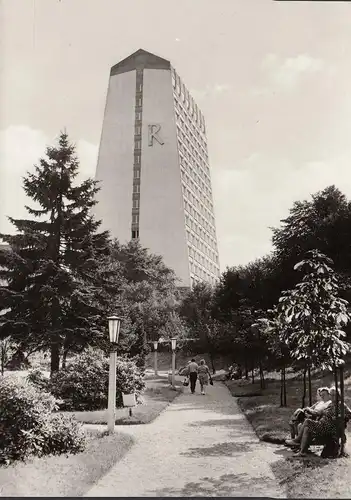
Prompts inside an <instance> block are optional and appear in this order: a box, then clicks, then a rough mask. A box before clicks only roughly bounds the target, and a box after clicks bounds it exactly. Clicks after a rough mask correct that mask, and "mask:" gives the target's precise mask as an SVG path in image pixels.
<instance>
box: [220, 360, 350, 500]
mask: <svg viewBox="0 0 351 500" xmlns="http://www.w3.org/2000/svg"><path fill="white" fill-rule="evenodd" d="M332 383H333V379H332V376H331V374H327V375H326V376H324V377H322V376H319V378H317V377H316V378H315V379H314V380H313V383H312V388H313V394H314V395H315V393H316V390H317V388H318V387H321V386H326V385H327V386H330V385H332ZM226 385H227V386H228V388H229V389H230V391H231V393H232V394H233V396H236V397H238V403H239V406H240V407H241V409H242V410H243V412H244V413H245V415H246V417H247V419H248V420H249V422H250V423H251V425H252V426H253V428H254V430H255V432H256V434H257V435H258V437H259V438H260V439H261V440H262V441H268V442H273V443H283V442H284V440H285V439H286V438H287V437H288V435H289V426H288V422H289V420H290V417H291V414H292V413H293V411H294V410H295V409H296V408H299V407H300V406H301V401H302V380H301V379H298V378H293V379H290V380H288V381H287V402H288V405H289V406H288V408H281V407H280V406H279V405H280V382H279V381H278V380H268V381H267V387H266V389H264V390H261V389H260V386H259V382H255V384H252V383H251V382H250V381H246V380H240V381H228V382H226ZM314 398H315V396H314ZM345 401H346V403H347V405H348V406H349V407H351V367H350V366H348V367H347V369H346V371H345ZM313 402H315V399H314V400H313ZM307 405H308V399H306V406H307ZM349 427H350V425H349ZM347 436H348V445H347V449H348V452H349V453H350V452H351V443H350V440H351V434H350V432H348V434H347ZM320 449H321V447H319V448H317V447H316V448H314V449H313V448H312V451H317V452H318V454H319V450H320ZM277 455H278V457H279V459H278V461H277V462H276V463H275V465H274V468H273V469H274V470H273V472H274V473H275V475H276V477H277V479H278V480H279V481H280V482H281V483H282V484H283V485H284V486H285V488H286V494H287V497H288V498H351V457H350V458H342V459H337V460H327V459H321V458H319V456H317V455H315V454H314V455H311V457H309V458H306V459H303V460H301V459H296V458H294V457H293V453H292V452H291V451H290V450H288V449H286V448H285V447H283V446H282V447H281V449H280V448H278V449H277Z"/></svg>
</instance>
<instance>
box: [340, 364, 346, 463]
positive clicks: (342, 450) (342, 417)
mask: <svg viewBox="0 0 351 500" xmlns="http://www.w3.org/2000/svg"><path fill="white" fill-rule="evenodd" d="M339 374H340V406H341V408H340V440H341V442H340V452H339V454H340V456H341V457H342V456H344V455H345V439H344V434H345V429H344V427H345V406H344V403H345V387H344V367H343V366H340V369H339Z"/></svg>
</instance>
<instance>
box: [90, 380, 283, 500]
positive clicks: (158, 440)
mask: <svg viewBox="0 0 351 500" xmlns="http://www.w3.org/2000/svg"><path fill="white" fill-rule="evenodd" d="M121 430H122V429H121ZM123 432H129V433H131V434H132V435H133V436H134V437H135V439H136V443H135V444H134V446H133V447H132V449H131V450H130V451H129V452H128V454H127V455H126V456H125V457H124V458H123V459H122V460H121V461H120V462H119V463H118V464H116V465H115V466H114V467H113V468H112V469H111V471H110V472H109V473H108V474H107V475H106V476H104V477H103V478H102V479H101V480H100V481H99V482H98V483H97V484H96V485H95V486H94V487H93V488H91V489H90V491H89V492H88V493H87V494H86V495H85V496H88V497H91V496H96V497H98V496H118V497H133V496H157V497H158V496H182V497H183V496H184V497H186V496H229V497H236V496H257V497H258V496H260V497H263V496H265V497H275V498H284V492H283V489H282V488H280V486H279V484H278V482H277V480H276V479H275V477H274V475H273V473H272V471H271V468H270V464H272V463H273V462H274V461H276V460H277V459H278V458H277V456H276V455H275V454H274V450H275V449H276V447H275V446H274V445H269V444H266V443H261V442H260V441H259V440H258V438H257V436H256V434H255V433H254V431H253V430H252V427H251V426H250V424H249V423H248V421H247V420H246V418H245V417H244V415H243V414H242V412H241V411H240V409H239V408H238V405H237V403H236V400H235V398H233V397H232V396H231V394H230V393H229V391H228V389H227V388H226V387H225V386H224V385H223V384H221V383H219V382H215V385H214V386H213V387H209V389H208V394H207V395H206V396H201V395H200V394H195V395H192V394H189V393H188V392H187V393H185V394H182V395H180V396H179V397H178V398H176V399H175V401H174V402H173V403H172V404H170V405H169V406H168V408H166V410H165V411H164V412H163V413H162V414H161V415H160V416H159V417H158V418H157V419H156V420H155V421H154V422H153V423H151V424H148V425H139V426H124V427H123Z"/></svg>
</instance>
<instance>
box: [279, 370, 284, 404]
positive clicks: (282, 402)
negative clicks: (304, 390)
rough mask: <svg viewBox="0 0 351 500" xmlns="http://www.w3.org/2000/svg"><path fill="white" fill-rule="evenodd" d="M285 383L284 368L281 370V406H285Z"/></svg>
mask: <svg viewBox="0 0 351 500" xmlns="http://www.w3.org/2000/svg"><path fill="white" fill-rule="evenodd" d="M283 385H284V379H283V368H282V369H281V370H280V406H281V407H282V406H284V398H283V394H284V388H283Z"/></svg>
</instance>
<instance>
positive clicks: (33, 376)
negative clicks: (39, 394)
mask: <svg viewBox="0 0 351 500" xmlns="http://www.w3.org/2000/svg"><path fill="white" fill-rule="evenodd" d="M27 381H28V382H30V383H31V384H33V385H34V386H35V387H37V388H38V389H40V390H41V391H43V390H44V391H47V392H49V384H50V381H49V380H48V379H47V378H46V377H45V375H44V374H43V373H42V372H41V370H40V369H39V368H36V369H35V370H31V371H30V372H29V373H28V375H27Z"/></svg>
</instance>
